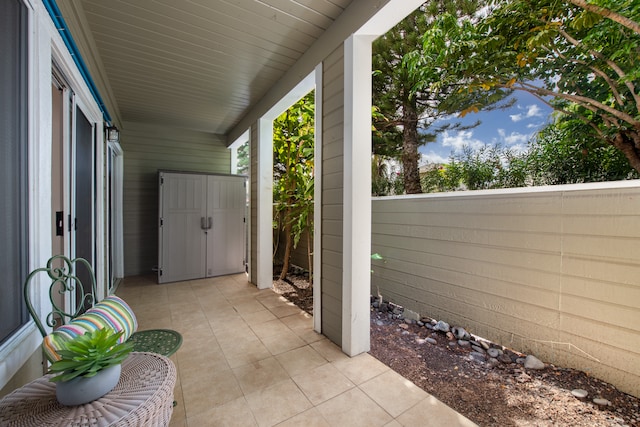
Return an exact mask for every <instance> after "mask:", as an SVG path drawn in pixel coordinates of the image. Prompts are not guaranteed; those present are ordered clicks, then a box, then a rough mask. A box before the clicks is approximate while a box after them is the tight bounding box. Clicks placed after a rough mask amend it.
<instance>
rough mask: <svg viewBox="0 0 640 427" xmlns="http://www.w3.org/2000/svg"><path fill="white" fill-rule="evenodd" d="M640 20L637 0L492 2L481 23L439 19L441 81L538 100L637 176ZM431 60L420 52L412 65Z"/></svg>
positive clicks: (470, 90) (467, 90) (639, 163)
mask: <svg viewBox="0 0 640 427" xmlns="http://www.w3.org/2000/svg"><path fill="white" fill-rule="evenodd" d="M639 20H640V3H638V2H637V1H636V0H616V1H614V0H591V1H589V2H586V1H583V0H564V1H563V0H511V1H494V2H493V9H492V10H491V11H490V13H489V14H488V16H487V17H485V18H483V19H481V20H479V21H478V22H471V21H470V20H456V19H453V18H452V17H450V16H448V17H446V16H445V17H441V18H439V19H438V20H437V24H436V25H435V27H436V28H437V29H438V31H440V34H441V40H440V41H439V48H440V50H439V55H438V63H441V64H445V65H446V67H445V70H444V72H443V74H442V76H443V79H444V80H443V81H444V82H446V83H451V82H464V86H463V88H464V89H463V90H461V91H460V94H461V95H462V94H465V93H469V94H477V93H486V92H491V91H495V90H501V89H515V90H523V91H526V92H529V93H531V94H533V95H535V96H537V97H538V98H539V99H541V100H543V101H544V102H547V103H548V104H549V105H550V106H552V107H553V108H554V109H556V110H557V111H561V112H563V113H565V114H567V115H570V116H572V117H574V118H576V119H578V120H580V122H581V123H582V124H583V126H584V128H585V129H586V130H584V132H589V133H591V134H592V135H594V136H595V137H597V138H600V139H601V140H603V141H606V142H607V143H608V144H611V145H612V146H614V147H616V149H618V150H620V151H621V152H622V153H623V154H624V156H625V157H626V159H627V160H628V161H629V163H630V165H631V166H632V167H633V168H634V169H635V170H637V171H640V93H639V86H638V83H637V81H638V80H639V79H640V31H638V30H639V29H640V26H639V25H638V21H639ZM423 42H424V45H425V46H430V45H431V44H432V43H433V40H432V39H430V38H428V37H427V36H426V35H425V37H424V39H423ZM431 61H432V58H431V57H429V56H425V55H423V54H421V53H418V54H415V55H414V56H412V57H411V62H410V67H411V68H413V69H420V68H421V67H423V66H427V65H428V64H429V63H430V62H431ZM479 108H481V105H471V106H469V108H468V110H467V111H477V110H478V109H479Z"/></svg>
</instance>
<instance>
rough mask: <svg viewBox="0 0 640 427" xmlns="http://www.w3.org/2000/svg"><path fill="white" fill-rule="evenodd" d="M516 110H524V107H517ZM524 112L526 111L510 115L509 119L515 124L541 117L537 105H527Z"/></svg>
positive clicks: (540, 111)
mask: <svg viewBox="0 0 640 427" xmlns="http://www.w3.org/2000/svg"><path fill="white" fill-rule="evenodd" d="M518 109H520V110H522V109H524V107H520V106H518ZM526 110H527V111H526V112H525V113H518V114H510V115H509V117H511V121H512V122H516V123H517V122H519V121H520V120H523V119H531V118H534V117H542V110H541V109H540V107H538V105H537V104H530V105H527V107H526Z"/></svg>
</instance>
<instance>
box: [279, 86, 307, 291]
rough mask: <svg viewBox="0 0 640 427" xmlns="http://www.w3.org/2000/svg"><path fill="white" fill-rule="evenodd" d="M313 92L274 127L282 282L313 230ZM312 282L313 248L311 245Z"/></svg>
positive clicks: (283, 114)
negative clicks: (293, 256)
mask: <svg viewBox="0 0 640 427" xmlns="http://www.w3.org/2000/svg"><path fill="white" fill-rule="evenodd" d="M314 106H315V103H314V91H312V92H310V93H309V94H307V95H306V96H304V97H303V98H302V99H301V100H300V101H298V102H296V103H295V104H294V105H292V106H291V107H290V108H289V109H288V110H287V111H285V112H284V113H282V114H281V115H280V116H279V117H278V118H276V119H275V120H274V123H273V150H274V152H273V156H274V159H273V160H274V161H273V163H274V183H273V201H274V206H275V210H276V217H277V218H276V224H277V226H276V228H277V229H279V230H280V229H281V230H283V231H284V235H285V250H284V263H283V267H282V272H281V274H280V279H284V278H285V277H286V275H287V272H288V270H289V260H290V258H291V252H292V250H293V249H294V248H295V247H296V246H297V245H298V243H299V241H300V238H301V237H302V235H303V234H304V232H305V231H307V236H308V238H309V239H310V230H312V229H313V192H314V186H313V165H314V159H313V152H314V145H313V144H314ZM308 248H309V252H308V254H307V257H308V261H309V272H310V274H309V278H310V280H311V277H312V276H311V274H312V265H313V263H312V261H311V252H310V251H311V245H310V244H309V245H308Z"/></svg>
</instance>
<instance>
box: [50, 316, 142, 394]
mask: <svg viewBox="0 0 640 427" xmlns="http://www.w3.org/2000/svg"><path fill="white" fill-rule="evenodd" d="M122 333H123V332H122V331H120V332H118V333H114V331H113V330H112V329H110V328H102V329H96V330H95V331H91V332H85V334H84V335H78V336H77V337H75V338H73V339H72V340H69V341H67V342H66V343H65V344H64V348H63V349H61V350H59V351H58V354H59V355H60V356H61V359H60V360H58V361H56V362H54V363H52V364H51V367H50V368H49V370H50V372H55V373H57V374H56V375H55V376H53V377H52V378H51V379H50V381H53V382H56V383H57V384H56V397H57V398H58V401H59V402H60V403H61V404H63V405H67V406H73V405H82V404H84V403H88V402H91V401H93V400H96V399H98V398H100V397H102V396H104V395H105V394H107V393H108V392H110V391H111V390H113V388H114V387H115V386H116V384H118V380H119V379H120V372H121V363H122V361H123V360H124V359H126V357H127V356H128V355H129V353H130V352H131V350H132V349H133V344H131V343H128V342H125V343H120V344H119V343H118V338H120V336H121V335H122Z"/></svg>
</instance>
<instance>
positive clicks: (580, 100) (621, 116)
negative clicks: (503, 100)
mask: <svg viewBox="0 0 640 427" xmlns="http://www.w3.org/2000/svg"><path fill="white" fill-rule="evenodd" d="M520 85H521V87H520V88H521V89H522V90H525V91H527V92H530V93H531V92H537V94H538V95H546V96H553V97H556V98H562V99H566V100H568V101H571V102H575V103H576V104H579V105H582V106H583V107H585V108H589V107H592V108H595V109H598V110H602V111H605V112H607V113H609V114H610V115H611V116H613V117H615V118H616V119H618V120H622V121H624V122H626V123H629V124H630V125H631V126H634V127H635V126H638V125H639V124H640V123H638V121H637V120H636V119H634V118H633V117H632V116H630V115H629V114H627V113H624V112H622V111H618V110H616V109H615V108H612V107H610V106H608V105H606V104H603V103H602V102H598V101H596V100H595V99H591V98H588V97H586V96H580V95H571V94H568V93H562V92H554V91H552V90H549V89H545V88H541V87H538V86H534V85H531V84H527V83H522V82H521V83H520ZM590 109H591V108H590ZM592 111H593V110H592Z"/></svg>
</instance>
